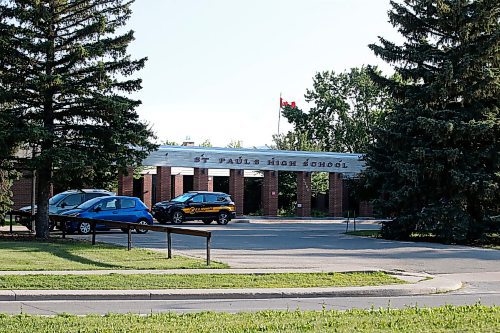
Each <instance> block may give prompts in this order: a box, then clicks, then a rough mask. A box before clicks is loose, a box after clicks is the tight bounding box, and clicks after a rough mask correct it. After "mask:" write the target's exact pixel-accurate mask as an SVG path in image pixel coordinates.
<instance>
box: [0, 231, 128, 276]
mask: <svg viewBox="0 0 500 333" xmlns="http://www.w3.org/2000/svg"><path fill="white" fill-rule="evenodd" d="M71 246H74V248H76V249H82V250H85V249H89V250H90V249H91V248H90V245H88V244H86V243H83V242H75V241H60V240H49V241H38V240H35V239H34V238H32V237H31V238H29V237H23V239H16V240H13V239H10V240H7V239H6V238H4V237H0V249H2V248H4V249H9V250H11V251H16V252H24V253H33V252H44V253H47V254H48V255H53V256H56V257H59V258H61V259H64V260H67V261H71V262H74V263H79V264H82V265H88V266H94V267H99V268H108V269H113V268H124V266H123V265H113V264H109V263H103V262H100V261H95V260H92V259H89V258H86V257H83V256H80V255H76V254H74V253H72V252H71V251H70V250H69V249H68V247H71ZM82 268H83V267H82Z"/></svg>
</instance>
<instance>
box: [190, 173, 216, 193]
mask: <svg viewBox="0 0 500 333" xmlns="http://www.w3.org/2000/svg"><path fill="white" fill-rule="evenodd" d="M213 184H214V182H213V177H208V169H203V168H194V176H193V189H194V190H195V191H213V188H214V185H213Z"/></svg>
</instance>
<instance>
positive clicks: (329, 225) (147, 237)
mask: <svg viewBox="0 0 500 333" xmlns="http://www.w3.org/2000/svg"><path fill="white" fill-rule="evenodd" d="M180 227H182V228H192V229H200V230H207V231H211V232H212V260H216V261H221V262H225V263H227V264H229V265H230V266H231V267H233V268H293V269H297V268H313V269H317V270H336V271H350V270H358V271H359V270H371V269H385V270H403V271H409V272H426V273H431V274H440V273H474V272H495V271H498V263H499V262H500V251H496V250H488V249H481V248H473V247H466V246H456V245H443V244H433V243H413V242H397V241H387V240H382V239H373V238H364V237H356V236H348V235H345V234H344V232H345V229H346V225H345V223H343V222H342V221H317V220H315V221H304V220H300V221H297V220H288V221H287V220H277V221H269V220H251V222H250V223H234V222H230V223H229V224H228V225H225V226H221V225H217V224H212V225H204V224H202V223H201V222H199V223H198V222H193V223H186V224H183V225H182V226H180ZM378 227H379V226H378V224H376V223H374V222H372V221H369V222H365V223H358V229H373V228H378ZM350 229H351V230H352V225H351V228H350ZM73 237H77V238H89V236H73ZM97 241H99V242H109V243H114V244H120V245H125V246H126V244H127V236H126V234H124V233H122V232H120V231H110V232H99V233H98V235H97ZM132 241H133V246H134V247H142V248H150V249H158V250H160V251H165V252H166V246H167V245H166V235H165V234H164V233H158V232H148V233H147V234H136V233H133V235H132ZM172 241H173V246H172V248H173V254H174V255H176V254H183V255H188V256H195V257H200V258H204V257H205V253H206V252H205V246H206V243H205V239H204V238H200V237H193V236H184V235H172Z"/></svg>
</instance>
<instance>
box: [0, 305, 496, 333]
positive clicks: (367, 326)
mask: <svg viewBox="0 0 500 333" xmlns="http://www.w3.org/2000/svg"><path fill="white" fill-rule="evenodd" d="M0 332H6V333H11V332H16V333H25V332H51V333H52V332H54V333H58V332H82V333H85V332H101V333H107V332H183V333H184V332H185V333H191V332H192V333H195V332H196V333H209V332H210V333H211V332H232V333H240V332H241V333H243V332H245V333H248V332H290V333H296V332H297V333H298V332H301V333H302V332H308V333H323V332H338V333H342V332H346V333H347V332H348V333H351V332H359V333H364V332H370V333H371V332H388V333H390V332H394V333H396V332H397V333H400V332H404V333H412V332H419V333H423V332H425V333H437V332H439V333H452V332H453V333H455V332H470V333H476V332H481V333H490V332H491V333H494V332H500V307H495V306H493V307H486V306H481V305H471V306H445V307H439V308H407V309H403V310H392V309H377V310H348V311H333V310H332V311H330V310H328V311H327V310H324V311H260V312H240V313H235V314H230V313H216V312H201V313H187V314H175V313H162V314H150V315H147V316H140V315H134V314H126V315H118V314H109V315H106V316H98V315H91V316H73V315H59V316H55V317H45V316H28V315H16V316H8V315H0Z"/></svg>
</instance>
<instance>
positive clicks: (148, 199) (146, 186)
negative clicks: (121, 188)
mask: <svg viewBox="0 0 500 333" xmlns="http://www.w3.org/2000/svg"><path fill="white" fill-rule="evenodd" d="M142 201H143V202H144V204H145V205H146V206H148V208H150V209H151V204H152V201H153V175H150V174H146V175H143V178H142Z"/></svg>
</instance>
